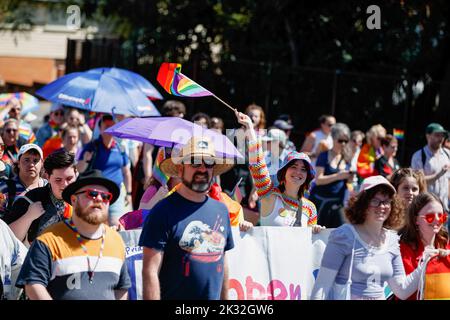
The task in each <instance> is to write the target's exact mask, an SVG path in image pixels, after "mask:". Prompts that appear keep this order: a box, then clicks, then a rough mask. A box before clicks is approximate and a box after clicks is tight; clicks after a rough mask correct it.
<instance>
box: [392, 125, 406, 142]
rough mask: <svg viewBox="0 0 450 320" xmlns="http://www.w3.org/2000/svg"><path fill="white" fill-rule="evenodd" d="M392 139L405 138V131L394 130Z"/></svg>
mask: <svg viewBox="0 0 450 320" xmlns="http://www.w3.org/2000/svg"><path fill="white" fill-rule="evenodd" d="M394 137H396V138H397V139H399V140H401V139H404V138H405V131H404V130H402V129H395V128H394Z"/></svg>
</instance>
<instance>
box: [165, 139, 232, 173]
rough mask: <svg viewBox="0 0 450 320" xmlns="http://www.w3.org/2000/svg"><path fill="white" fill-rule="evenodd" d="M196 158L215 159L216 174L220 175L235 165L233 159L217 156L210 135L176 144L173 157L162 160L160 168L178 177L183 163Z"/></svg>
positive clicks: (206, 160) (209, 160) (211, 160)
mask: <svg viewBox="0 0 450 320" xmlns="http://www.w3.org/2000/svg"><path fill="white" fill-rule="evenodd" d="M196 158H202V159H204V160H205V162H213V161H214V163H215V165H214V167H213V175H214V176H217V175H220V174H222V173H224V172H226V171H228V170H229V169H231V168H232V167H233V166H234V163H233V162H232V161H231V162H230V161H224V160H226V159H223V158H220V157H217V156H216V153H215V148H214V143H213V141H211V139H210V138H209V137H192V138H191V139H189V141H188V142H187V144H186V145H184V146H176V147H175V148H174V149H173V150H172V154H171V157H170V158H167V159H164V161H163V162H161V165H160V168H161V170H162V172H164V173H165V174H166V175H168V176H171V177H177V176H178V172H179V168H180V167H181V166H182V165H183V163H185V162H186V161H187V160H189V161H191V160H192V159H196ZM228 160H229V159H228Z"/></svg>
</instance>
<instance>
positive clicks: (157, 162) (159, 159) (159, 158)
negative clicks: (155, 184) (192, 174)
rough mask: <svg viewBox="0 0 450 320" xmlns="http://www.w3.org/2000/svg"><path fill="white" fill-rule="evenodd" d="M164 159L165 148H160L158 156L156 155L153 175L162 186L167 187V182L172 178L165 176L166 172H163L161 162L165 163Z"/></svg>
mask: <svg viewBox="0 0 450 320" xmlns="http://www.w3.org/2000/svg"><path fill="white" fill-rule="evenodd" d="M164 159H165V148H164V147H160V148H159V149H158V154H157V155H156V159H155V164H154V165H153V171H152V175H153V177H154V178H155V179H156V180H158V181H159V182H160V183H161V184H162V185H166V184H167V181H169V178H170V177H169V176H167V175H166V174H164V172H162V170H161V168H160V165H161V162H163V160H164Z"/></svg>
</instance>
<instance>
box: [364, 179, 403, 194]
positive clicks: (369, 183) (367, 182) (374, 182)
mask: <svg viewBox="0 0 450 320" xmlns="http://www.w3.org/2000/svg"><path fill="white" fill-rule="evenodd" d="M381 184H384V185H386V186H388V187H389V188H391V189H392V191H394V193H396V190H395V188H394V186H393V185H392V184H391V183H390V182H389V181H388V180H387V179H386V178H385V177H383V176H372V177H368V178H366V179H364V180H363V182H362V184H361V188H360V189H359V191H365V190H369V189H372V188H373V187H376V186H379V185H381Z"/></svg>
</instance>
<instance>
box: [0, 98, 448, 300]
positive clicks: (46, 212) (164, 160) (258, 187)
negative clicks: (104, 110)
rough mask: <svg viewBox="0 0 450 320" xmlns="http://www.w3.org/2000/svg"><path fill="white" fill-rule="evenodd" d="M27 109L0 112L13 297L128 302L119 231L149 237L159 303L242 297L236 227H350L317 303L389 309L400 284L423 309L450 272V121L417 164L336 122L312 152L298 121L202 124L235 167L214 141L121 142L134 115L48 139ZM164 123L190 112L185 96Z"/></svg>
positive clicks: (169, 108) (326, 265)
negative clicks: (233, 291) (231, 156)
mask: <svg viewBox="0 0 450 320" xmlns="http://www.w3.org/2000/svg"><path fill="white" fill-rule="evenodd" d="M21 108H22V106H21V102H20V101H19V100H17V99H12V100H10V101H9V102H8V103H7V105H6V107H5V108H4V109H3V110H2V111H1V113H0V117H1V120H0V121H1V123H0V128H1V134H0V157H1V159H0V239H1V240H2V241H0V256H1V259H0V261H2V265H0V277H1V279H0V284H1V291H0V295H1V296H2V298H4V299H18V298H22V299H127V289H128V288H129V287H130V277H129V274H128V271H127V266H126V263H125V247H124V243H123V241H122V238H121V237H120V235H119V234H118V233H117V231H122V230H132V229H140V228H141V229H142V233H141V237H140V240H139V245H140V246H142V247H143V257H144V258H143V273H142V276H143V277H142V279H143V297H144V299H227V297H228V270H229V266H228V263H227V258H226V252H227V251H228V250H231V249H232V248H233V247H234V242H233V237H232V232H231V228H232V227H238V228H239V229H240V230H241V231H242V232H246V231H248V230H249V229H251V228H254V227H255V226H281V227H309V228H311V229H312V232H313V233H319V232H322V231H323V230H324V229H326V228H335V229H334V230H333V231H332V232H331V234H330V236H329V240H328V244H327V247H326V250H325V253H324V256H323V259H322V263H321V267H320V271H319V274H318V276H317V279H316V281H315V286H314V289H313V292H312V295H311V297H312V298H313V299H371V300H372V299H376V300H378V299H385V291H386V283H387V284H388V286H389V288H390V290H391V291H392V292H393V294H394V295H395V298H398V299H415V298H416V297H417V296H420V294H422V293H423V288H421V285H422V284H421V279H422V277H423V274H424V273H426V272H427V270H428V269H427V263H428V265H436V268H438V267H439V266H440V265H439V264H442V263H447V264H448V262H445V261H447V260H446V259H447V258H446V256H447V254H448V251H447V250H448V249H450V248H449V242H448V231H447V230H448V225H447V221H448V219H447V217H448V212H449V202H450V201H449V199H450V198H449V183H450V142H449V136H448V131H447V130H446V129H445V128H444V127H443V126H442V125H440V124H438V123H431V124H429V125H428V126H427V127H426V128H425V130H424V131H425V137H426V140H427V144H426V145H425V146H423V147H422V148H420V149H419V150H418V151H417V152H415V153H414V155H413V156H412V159H411V163H410V165H409V166H405V167H401V166H400V164H399V162H398V161H397V159H396V152H397V149H398V141H397V138H396V137H395V136H394V135H392V134H388V132H387V130H386V129H385V128H384V127H383V126H382V125H381V124H375V125H374V126H372V127H371V128H369V129H368V130H367V132H366V133H364V132H362V131H360V130H353V131H352V130H351V128H350V127H349V125H347V124H345V123H342V122H337V121H336V119H335V117H334V116H332V115H322V116H321V117H320V118H319V121H318V124H319V127H318V128H317V129H316V130H314V131H312V132H310V133H308V134H307V135H306V136H305V139H304V142H303V144H302V145H301V146H296V145H295V144H294V143H293V142H292V141H291V140H290V134H291V132H292V131H293V130H294V125H293V123H292V120H291V117H290V116H289V115H286V114H283V115H280V116H279V117H278V119H276V120H275V121H274V122H273V124H272V125H271V126H267V123H266V117H265V114H264V111H263V109H262V108H261V107H260V106H258V105H256V104H251V105H249V106H248V107H247V108H246V110H245V112H238V111H237V110H235V117H236V127H237V128H234V129H227V130H226V129H225V128H224V122H223V120H222V119H220V118H218V117H210V116H209V115H208V114H205V113H197V114H195V115H193V116H192V117H191V118H190V120H191V121H192V122H193V123H196V124H198V125H200V126H202V127H204V128H208V129H211V130H214V131H216V132H218V133H221V134H224V135H226V136H227V137H228V138H229V139H230V141H232V142H233V143H234V145H235V146H236V148H237V150H239V152H240V153H241V154H242V155H243V156H244V161H241V162H236V161H235V162H230V161H223V159H221V158H219V157H218V155H217V152H216V146H215V145H214V142H213V141H212V140H211V139H210V138H208V137H204V136H201V137H197V136H193V137H191V138H190V139H189V140H188V143H187V144H186V145H184V146H176V147H174V148H167V147H165V148H164V147H159V146H157V145H152V144H148V143H142V142H138V141H133V140H128V139H119V138H116V137H113V136H112V135H110V134H109V133H108V132H106V130H107V129H108V128H110V127H111V126H113V125H114V124H115V123H117V122H118V121H120V120H122V119H124V116H120V115H115V116H112V115H110V114H94V115H93V114H88V113H86V112H84V111H82V110H79V109H75V108H70V107H67V106H63V105H60V104H53V105H52V108H51V110H50V114H49V116H48V119H47V121H45V122H44V123H43V124H42V126H41V127H40V128H37V130H34V128H32V126H31V125H30V124H29V123H27V122H26V121H25V120H24V117H23V116H22V115H21ZM161 113H162V115H163V116H166V117H180V118H185V117H186V116H187V112H186V107H185V106H184V104H183V103H181V102H179V101H175V100H169V101H166V102H165V103H164V105H163V107H162V110H161ZM239 125H240V127H238V126H239ZM176 148H178V149H177V150H176V151H177V152H175V149H176ZM3 262H4V263H3ZM449 271H450V270H449ZM437 287H442V291H447V292H448V291H450V290H449V289H448V288H447V287H449V285H448V283H440V284H439V285H437ZM22 288H23V289H24V290H23V291H22V290H21V289H22ZM180 288H182V290H180ZM448 298H450V296H449V297H448Z"/></svg>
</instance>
